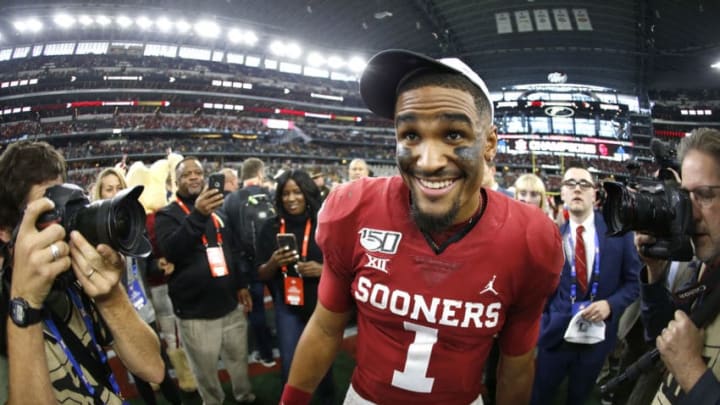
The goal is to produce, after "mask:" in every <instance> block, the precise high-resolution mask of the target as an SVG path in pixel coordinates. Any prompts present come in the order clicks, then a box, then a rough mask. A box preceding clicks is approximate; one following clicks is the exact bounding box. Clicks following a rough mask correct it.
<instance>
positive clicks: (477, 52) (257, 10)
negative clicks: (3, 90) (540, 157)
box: [0, 0, 720, 94]
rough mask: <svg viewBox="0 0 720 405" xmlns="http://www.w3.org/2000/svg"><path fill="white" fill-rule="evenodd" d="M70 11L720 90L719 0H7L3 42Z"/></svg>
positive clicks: (492, 76) (494, 82) (641, 87)
mask: <svg viewBox="0 0 720 405" xmlns="http://www.w3.org/2000/svg"><path fill="white" fill-rule="evenodd" d="M64 10H70V11H71V12H72V11H78V10H82V11H83V12H89V13H92V12H106V11H107V12H108V13H111V12H123V13H126V14H128V15H130V16H138V15H140V13H142V14H144V15H149V16H157V15H160V14H164V13H172V14H175V15H182V16H184V17H185V18H199V17H204V18H210V19H213V20H215V21H219V22H220V21H222V22H227V21H236V22H239V23H241V24H244V25H245V26H248V27H252V28H253V29H255V30H256V31H258V32H261V33H263V34H262V35H280V36H283V37H284V38H291V39H294V40H297V41H298V42H299V43H301V44H303V45H305V44H312V45H313V46H315V47H320V48H321V49H327V50H344V51H348V52H357V53H361V54H363V55H365V56H366V57H368V56H370V55H371V54H372V53H374V52H375V51H378V50H382V49H387V48H405V49H411V50H415V51H419V52H423V53H427V54H430V55H433V56H436V57H440V56H458V57H460V58H462V59H463V60H465V61H466V62H467V63H468V64H470V65H471V66H472V67H473V68H474V69H475V70H476V71H478V72H479V73H480V75H481V76H483V77H484V78H485V79H486V81H487V82H488V85H489V87H490V88H491V90H500V89H501V88H502V87H507V86H511V85H514V84H525V83H545V82H547V81H548V74H550V73H553V72H559V73H563V74H566V75H567V78H568V82H571V83H582V84H591V85H599V86H606V87H611V88H616V89H618V90H621V91H624V92H633V93H636V94H645V93H646V91H647V90H648V89H653V90H662V89H704V88H705V89H720V69H712V68H711V67H710V65H712V64H713V63H716V62H718V61H720V23H718V17H720V1H717V0H604V1H597V0H593V1H587V0H565V1H558V0H388V1H381V0H262V1H260V0H204V1H195V0H176V1H169V0H144V1H139V0H135V1H122V2H120V1H116V2H110V1H107V0H106V1H67V0H66V1H62V2H58V1H49V0H34V1H32V2H28V1H27V0H4V1H2V5H0V34H2V35H3V37H2V38H0V47H2V46H4V45H6V44H8V43H20V39H18V38H17V35H18V34H17V33H15V32H13V29H12V21H10V19H11V18H15V17H16V16H23V15H32V14H33V13H44V14H46V15H47V14H48V13H53V12H58V11H64ZM89 33H90V31H89V30H88V31H87V32H86V34H85V35H91V34H89ZM37 35H40V34H37ZM94 35H97V34H92V35H91V36H93V38H92V39H99V38H95V36H94ZM105 35H106V38H105V39H107V38H110V39H122V38H121V37H119V36H118V34H117V33H116V32H113V33H110V32H105ZM145 35H146V39H147V38H148V37H147V36H148V35H150V34H145ZM76 39H80V38H76ZM165 40H168V39H167V38H166V39H165ZM170 40H172V38H171V39H170ZM214 45H217V44H214Z"/></svg>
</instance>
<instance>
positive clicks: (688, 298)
mask: <svg viewBox="0 0 720 405" xmlns="http://www.w3.org/2000/svg"><path fill="white" fill-rule="evenodd" d="M678 159H679V161H680V163H681V167H682V183H681V186H682V188H683V189H685V190H687V191H688V192H689V195H690V200H691V201H692V220H693V225H694V230H693V232H692V235H691V236H692V242H693V246H694V250H695V257H697V259H698V262H696V263H695V264H694V267H695V268H696V269H697V271H696V275H695V277H693V278H692V280H691V282H690V283H688V285H686V286H685V287H684V288H682V287H681V288H680V290H679V291H680V292H679V293H677V294H675V297H673V294H671V292H669V291H668V289H667V287H666V286H667V282H666V281H667V279H668V277H671V275H670V272H669V271H668V268H669V267H670V262H668V261H665V260H658V259H653V258H650V257H647V256H642V260H643V261H644V262H645V267H644V268H643V269H642V271H641V273H640V280H641V297H642V317H643V323H644V324H645V329H646V334H647V337H649V338H651V339H655V343H656V345H657V348H658V351H659V352H660V356H661V358H662V361H663V363H664V364H665V366H666V367H667V369H668V371H669V372H670V376H669V377H667V378H665V379H663V382H662V384H661V385H660V387H659V389H658V391H657V393H656V395H655V399H654V400H653V404H656V403H663V404H694V405H699V404H720V383H718V378H717V375H718V374H720V361H718V360H720V356H719V355H720V351H718V350H717V348H718V346H720V344H719V343H720V320H718V319H717V318H715V319H714V320H713V321H712V322H710V324H709V325H707V327H706V328H705V329H704V330H701V329H698V328H697V327H696V326H695V325H694V324H693V322H692V321H691V320H690V318H689V316H688V314H689V313H690V309H691V308H692V307H693V306H695V305H702V301H703V299H704V298H705V297H706V296H707V295H708V292H709V291H711V290H712V289H713V288H716V287H715V286H716V284H717V282H718V278H717V275H718V274H716V273H717V271H718V270H717V267H718V265H720V214H719V212H720V211H718V209H719V208H720V203H718V196H720V132H719V131H717V130H711V129H698V130H695V131H693V134H692V135H691V136H688V137H686V138H683V140H682V141H681V143H680V145H679V147H678ZM654 242H655V238H654V237H652V236H650V235H647V234H641V233H638V234H636V236H635V245H636V247H637V248H638V251H639V252H642V250H641V247H642V246H643V245H649V244H652V243H654ZM683 292H685V294H683ZM693 292H696V293H694V294H693ZM680 298H685V300H684V301H682V300H681V299H680ZM708 365H710V367H708Z"/></svg>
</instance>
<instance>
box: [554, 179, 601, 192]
mask: <svg viewBox="0 0 720 405" xmlns="http://www.w3.org/2000/svg"><path fill="white" fill-rule="evenodd" d="M562 185H563V186H564V187H567V188H569V189H571V190H574V189H575V187H577V186H580V188H581V189H583V190H589V189H591V188H595V184H593V183H591V182H589V181H587V180H575V179H570V180H565V181H563V182H562Z"/></svg>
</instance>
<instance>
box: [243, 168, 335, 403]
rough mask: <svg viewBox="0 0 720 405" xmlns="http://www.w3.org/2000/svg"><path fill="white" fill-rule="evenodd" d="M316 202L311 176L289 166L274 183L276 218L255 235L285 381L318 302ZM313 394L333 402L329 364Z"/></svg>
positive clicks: (319, 260) (319, 261)
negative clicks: (269, 290)
mask: <svg viewBox="0 0 720 405" xmlns="http://www.w3.org/2000/svg"><path fill="white" fill-rule="evenodd" d="M320 205H321V197H320V190H319V189H318V187H317V186H316V185H315V183H314V182H313V180H312V179H311V178H310V175H308V174H307V173H306V172H305V171H302V170H290V171H287V172H285V173H283V174H282V175H281V176H280V178H279V179H278V182H277V191H276V194H275V206H276V209H277V214H278V215H277V218H276V220H274V221H268V222H266V223H265V224H264V226H263V228H262V229H261V231H260V234H259V235H258V242H257V256H256V265H258V273H259V276H260V279H261V280H269V281H270V285H271V289H272V293H273V300H274V305H275V321H276V323H277V335H278V344H279V347H280V358H281V359H282V380H283V384H285V383H286V382H287V378H288V375H289V373H290V364H291V363H292V359H293V355H294V353H295V347H296V346H297V343H298V340H300V335H301V334H302V332H303V330H304V329H305V325H306V324H307V322H308V320H309V319H310V315H311V314H312V311H313V310H314V309H315V305H316V304H317V288H318V283H319V282H320V274H321V273H322V262H323V257H322V252H321V251H320V248H319V247H318V246H317V244H315V227H316V226H317V213H318V211H319V210H320ZM278 234H286V235H287V234H292V235H294V239H295V242H294V245H295V246H291V245H292V242H285V241H287V240H292V237H288V236H285V237H284V238H283V237H280V238H278V236H277V235H278ZM278 240H280V241H281V242H282V245H279V243H278ZM300 290H302V293H300V292H299V291H300ZM317 395H318V397H319V398H320V399H321V401H322V403H328V404H330V403H334V396H335V395H334V385H333V381H332V369H331V370H330V371H328V374H327V375H325V378H324V379H323V381H322V382H321V383H320V386H319V387H318V390H317Z"/></svg>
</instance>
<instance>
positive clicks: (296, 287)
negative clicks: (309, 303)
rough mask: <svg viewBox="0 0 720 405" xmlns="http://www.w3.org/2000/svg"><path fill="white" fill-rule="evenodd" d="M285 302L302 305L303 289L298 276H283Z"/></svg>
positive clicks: (303, 298) (303, 302)
mask: <svg viewBox="0 0 720 405" xmlns="http://www.w3.org/2000/svg"><path fill="white" fill-rule="evenodd" d="M283 279H284V281H285V304H287V305H295V306H302V305H304V304H305V290H304V288H303V286H304V285H303V280H302V278H300V277H292V276H285V277H283Z"/></svg>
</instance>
